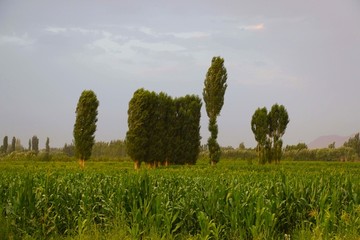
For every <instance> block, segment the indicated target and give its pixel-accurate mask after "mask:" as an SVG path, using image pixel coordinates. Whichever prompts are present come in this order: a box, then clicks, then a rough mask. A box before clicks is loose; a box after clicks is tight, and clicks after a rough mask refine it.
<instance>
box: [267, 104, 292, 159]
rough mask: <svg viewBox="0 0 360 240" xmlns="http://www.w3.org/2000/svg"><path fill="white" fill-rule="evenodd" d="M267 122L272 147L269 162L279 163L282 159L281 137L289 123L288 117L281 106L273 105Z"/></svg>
mask: <svg viewBox="0 0 360 240" xmlns="http://www.w3.org/2000/svg"><path fill="white" fill-rule="evenodd" d="M268 119H269V120H268V121H269V137H270V142H271V143H272V146H271V147H270V148H272V149H273V151H272V156H271V157H272V158H270V162H271V161H272V160H275V162H277V163H278V162H280V159H281V157H282V144H283V142H282V139H281V137H282V136H283V135H284V134H285V130H286V127H287V125H288V123H289V115H288V113H287V111H286V109H285V107H284V106H283V105H279V104H275V105H273V106H272V107H271V110H270V112H269V115H268Z"/></svg>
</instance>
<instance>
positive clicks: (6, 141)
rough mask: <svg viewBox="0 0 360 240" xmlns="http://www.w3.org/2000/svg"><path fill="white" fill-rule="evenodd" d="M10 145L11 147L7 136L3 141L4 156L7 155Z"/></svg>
mask: <svg viewBox="0 0 360 240" xmlns="http://www.w3.org/2000/svg"><path fill="white" fill-rule="evenodd" d="M8 145H9V139H8V136H5V137H4V139H3V145H2V153H4V154H6V153H7V149H8Z"/></svg>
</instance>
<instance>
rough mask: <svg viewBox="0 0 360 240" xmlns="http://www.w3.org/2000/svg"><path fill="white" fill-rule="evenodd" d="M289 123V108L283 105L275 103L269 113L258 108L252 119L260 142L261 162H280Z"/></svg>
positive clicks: (252, 124)
mask: <svg viewBox="0 0 360 240" xmlns="http://www.w3.org/2000/svg"><path fill="white" fill-rule="evenodd" d="M288 123H289V116H288V113H287V110H286V109H285V107H284V106H283V105H278V104H275V105H273V106H272V108H271V110H270V112H269V113H267V109H266V108H265V107H264V108H258V109H257V110H256V111H255V113H254V115H253V116H252V120H251V130H252V131H253V133H254V136H255V140H256V141H257V142H258V146H257V148H258V153H259V161H260V163H261V164H264V163H266V162H269V163H271V162H272V161H275V162H277V163H278V162H280V159H281V157H282V145H283V141H282V139H281V138H282V136H283V135H284V133H285V130H286V127H287V125H288Z"/></svg>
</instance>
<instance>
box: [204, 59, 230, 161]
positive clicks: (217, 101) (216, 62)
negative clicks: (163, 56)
mask: <svg viewBox="0 0 360 240" xmlns="http://www.w3.org/2000/svg"><path fill="white" fill-rule="evenodd" d="M226 80H227V71H226V68H225V66H224V59H223V58H221V57H213V58H212V61H211V66H210V67H209V69H208V71H207V73H206V78H205V81H204V89H203V99H204V102H205V108H206V113H207V115H208V117H209V131H210V133H211V136H210V137H209V139H208V147H209V158H210V162H211V164H215V163H217V162H218V161H219V160H220V153H221V150H220V146H219V144H218V143H217V135H218V126H217V122H216V119H217V117H218V116H219V115H220V111H221V109H222V107H223V105H224V96H225V91H226V88H227V83H226Z"/></svg>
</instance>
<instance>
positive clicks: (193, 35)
mask: <svg viewBox="0 0 360 240" xmlns="http://www.w3.org/2000/svg"><path fill="white" fill-rule="evenodd" d="M132 29H134V28H132ZM138 31H140V32H142V33H145V34H147V35H149V36H152V37H156V38H160V37H166V36H172V37H175V38H180V39H196V38H204V37H209V36H210V33H206V32H199V31H193V32H156V31H154V30H153V29H152V28H149V27H140V28H138Z"/></svg>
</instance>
